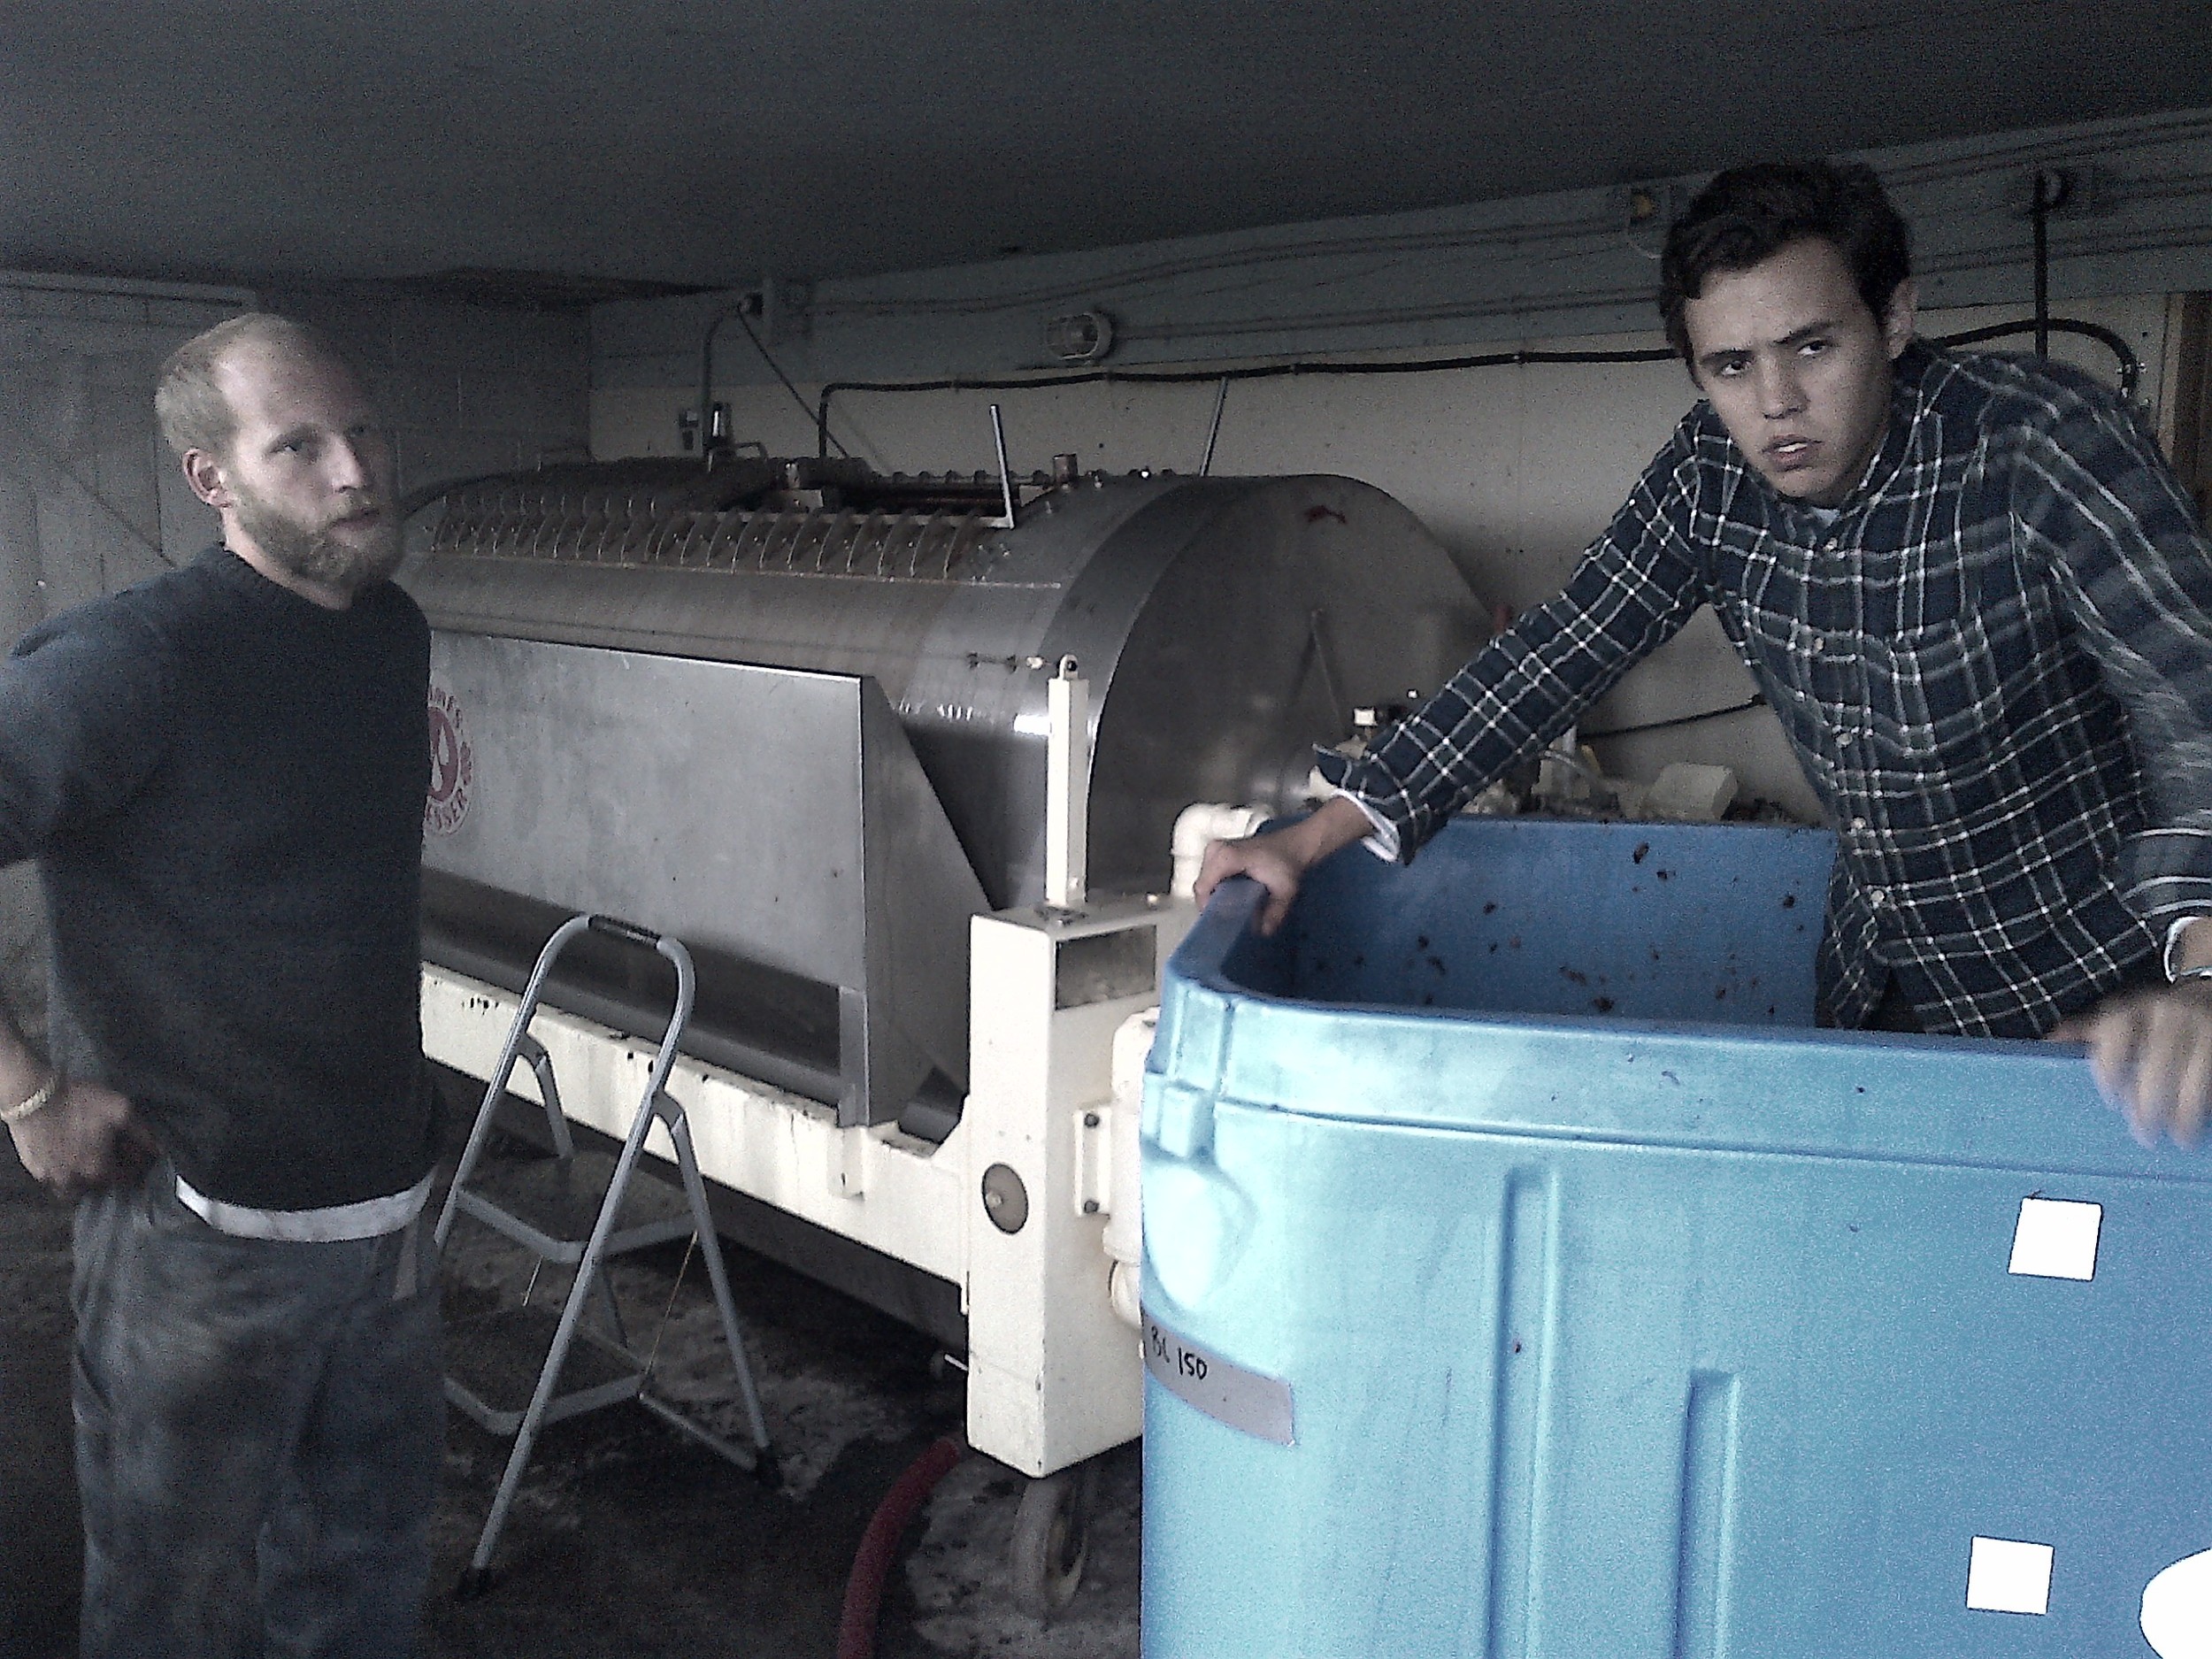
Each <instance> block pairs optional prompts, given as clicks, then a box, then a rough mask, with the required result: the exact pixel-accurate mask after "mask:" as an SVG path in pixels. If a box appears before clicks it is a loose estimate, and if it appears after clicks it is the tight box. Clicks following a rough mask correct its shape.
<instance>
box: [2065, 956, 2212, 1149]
mask: <svg viewBox="0 0 2212 1659" xmlns="http://www.w3.org/2000/svg"><path fill="white" fill-rule="evenodd" d="M2173 966H2174V971H2175V972H2177V973H2186V972H2188V971H2189V970H2191V969H2193V968H2212V918H2200V919H2198V920H2196V921H2193V922H2191V923H2189V924H2188V925H2187V926H2185V927H2184V928H2183V929H2182V931H2181V935H2180V937H2179V939H2177V941H2175V948H2174V957H2173ZM2051 1040H2052V1041H2055V1042H2085V1043H2087V1044H2088V1045H2089V1066H2090V1070H2091V1071H2093V1073H2094V1074H2095V1076H2096V1079H2097V1087H2098V1088H2099V1089H2100V1090H2101V1091H2102V1093H2103V1094H2104V1097H2105V1099H2106V1100H2108V1101H2109V1102H2111V1103H2112V1104H2113V1106H2114V1107H2115V1108H2116V1109H2117V1110H2119V1111H2120V1112H2121V1113H2122V1114H2123V1115H2124V1116H2125V1117H2126V1118H2127V1120H2128V1127H2129V1128H2130V1129H2131V1131H2133V1133H2134V1135H2135V1138H2136V1139H2137V1140H2138V1141H2141V1142H2142V1143H2143V1144H2144V1145H2145V1146H2152V1145H2154V1144H2156V1142H2157V1141H2159V1140H2160V1139H2161V1138H2162V1137H2164V1136H2171V1137H2172V1138H2173V1140H2174V1141H2175V1142H2176V1143H2177V1144H2178V1145H2181V1146H2185V1147H2186V1146H2194V1145H2195V1144H2196V1142H2197V1140H2198V1138H2199V1137H2200V1135H2201V1134H2202V1133H2204V1127H2205V1124H2206V1122H2207V1120H2208V1118H2212V979H2183V980H2182V981H2181V982H2180V983H2179V984H2177V985H2169V986H2160V987H2155V988H2154V989H2151V990H2147V991H2125V992H2123V993H2121V994H2120V995H2117V996H2112V997H2108V998H2106V999H2105V1000H2104V1001H2103V1002H2100V1003H2099V1004H2098V1005H2097V1006H2096V1007H2095V1008H2093V1009H2091V1010H2089V1011H2088V1012H2086V1013H2083V1014H2077V1015H2075V1016H2074V1018H2071V1019H2070V1020H2067V1021H2065V1022H2064V1023H2063V1024H2062V1025H2060V1026H2059V1027H2058V1028H2057V1029H2056V1030H2055V1031H2054V1032H2052V1033H2051Z"/></svg>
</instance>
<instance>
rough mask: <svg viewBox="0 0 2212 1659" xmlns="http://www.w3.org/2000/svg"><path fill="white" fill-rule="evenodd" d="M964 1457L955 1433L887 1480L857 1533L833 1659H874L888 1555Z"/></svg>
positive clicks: (964, 1449)
mask: <svg viewBox="0 0 2212 1659" xmlns="http://www.w3.org/2000/svg"><path fill="white" fill-rule="evenodd" d="M966 1455H968V1448H967V1446H966V1444H965V1443H964V1441H963V1440H961V1439H960V1437H959V1436H958V1435H956V1434H948V1435H946V1436H945V1437H944V1438H943V1439H941V1440H933V1441H931V1442H930V1447H929V1449H928V1450H927V1451H926V1452H924V1453H923V1454H922V1455H920V1456H919V1457H917V1458H916V1459H915V1460H914V1461H913V1463H910V1464H909V1465H908V1466H907V1471H906V1472H905V1473H904V1474H902V1475H901V1476H900V1477H899V1478H898V1479H896V1480H895V1481H893V1482H892V1483H891V1490H890V1491H888V1492H887V1493H885V1494H883V1502H880V1503H879V1504H877V1505H876V1512H875V1514H874V1515H872V1516H871V1517H869V1520H868V1530H867V1531H866V1532H864V1533H862V1534H861V1539H860V1548H859V1551H858V1552H857V1553H856V1555H854V1556H853V1570H852V1573H851V1576H849V1578H846V1580H845V1616H844V1617H842V1618H841V1619H840V1620H839V1621H838V1623H837V1659H875V1651H876V1611H877V1609H879V1608H880V1607H881V1606H882V1604H883V1582H884V1580H885V1579H886V1578H889V1577H890V1574H891V1557H892V1554H893V1552H894V1551H895V1550H896V1549H897V1548H898V1547H899V1540H900V1539H901V1538H902V1537H903V1536H904V1535H905V1532H906V1528H907V1524H908V1523H909V1522H910V1521H911V1520H913V1518H914V1516H915V1512H916V1511H917V1510H918V1509H920V1508H921V1507H922V1505H923V1504H924V1503H925V1502H927V1501H928V1498H929V1494H931V1492H933V1490H935V1488H936V1486H937V1483H938V1482H939V1481H941V1480H942V1479H944V1478H945V1477H946V1476H947V1475H948V1474H949V1473H951V1472H952V1468H953V1465H954V1464H956V1463H958V1462H959V1461H960V1460H961V1459H962V1458H963V1457H965V1456H966Z"/></svg>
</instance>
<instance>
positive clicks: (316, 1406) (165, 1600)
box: [72, 1159, 445, 1659]
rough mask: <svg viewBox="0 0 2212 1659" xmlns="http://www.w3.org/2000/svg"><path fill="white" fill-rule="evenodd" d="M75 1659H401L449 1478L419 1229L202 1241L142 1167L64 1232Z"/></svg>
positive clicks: (165, 1170) (432, 1309) (428, 1279)
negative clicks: (78, 1656)
mask: <svg viewBox="0 0 2212 1659" xmlns="http://www.w3.org/2000/svg"><path fill="white" fill-rule="evenodd" d="M75 1245H76V1263H75V1273H74V1277H73V1284H72V1298H73V1302H75V1305H76V1311H77V1351H76V1366H75V1378H74V1383H75V1408H76V1433H77V1480H78V1485H79V1488H80V1490H81V1494H82V1499H83V1505H84V1528H85V1576H84V1610H83V1623H82V1632H83V1635H82V1651H83V1653H84V1655H86V1659H279V1655H283V1656H284V1659H295V1656H301V1659H303V1656H305V1655H316V1659H403V1655H411V1654H413V1653H415V1652H416V1650H417V1645H418V1640H419V1624H420V1619H421V1609H422V1597H423V1591H424V1587H425V1586H426V1581H427V1579H428V1576H429V1566H430V1556H429V1522H430V1512H431V1507H432V1504H433V1502H434V1499H435V1497H436V1495H437V1485H438V1474H439V1469H440V1466H441V1464H442V1462H443V1457H444V1433H445V1408H444V1401H443V1396H442V1382H441V1379H440V1363H439V1344H438V1294H437V1275H436V1273H435V1271H434V1262H433V1261H432V1260H431V1258H430V1256H429V1254H428V1252H429V1248H430V1240H429V1236H428V1224H427V1222H426V1219H425V1218H423V1217H417V1219H416V1220H415V1221H414V1222H413V1223H412V1224H411V1225H409V1226H408V1227H406V1228H404V1229H403V1230H402V1231H400V1232H398V1233H388V1234H386V1235H385V1236H384V1237H382V1238H376V1239H362V1240H342V1241H339V1242H335V1243H311V1244H303V1243H291V1242H283V1241H276V1240H261V1239H241V1238H234V1237H232V1236H230V1235H229V1234H227V1233H219V1232H217V1231H216V1230H215V1229H214V1228H212V1227H211V1226H209V1225H207V1223H205V1222H204V1221H203V1220H201V1219H200V1217H197V1216H196V1215H195V1214H193V1213H192V1211H191V1210H188V1209H186V1208H185V1206H184V1205H183V1204H182V1203H181V1202H179V1200H178V1198H177V1194H176V1176H175V1173H174V1171H173V1170H172V1169H171V1168H170V1166H169V1164H168V1162H167V1160H166V1159H162V1160H158V1161H157V1163H156V1164H155V1165H154V1167H153V1169H152V1171H150V1173H149V1174H148V1176H147V1179H145V1181H144V1182H143V1183H142V1184H141V1185H139V1186H137V1187H129V1188H124V1189H119V1190H117V1191H113V1192H108V1193H101V1194H94V1195H93V1196H91V1197H88V1198H86V1199H84V1200H82V1201H81V1202H80V1203H79V1204H78V1207H77V1214H76V1238H75Z"/></svg>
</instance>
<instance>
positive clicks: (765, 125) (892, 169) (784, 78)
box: [0, 0, 2212, 295]
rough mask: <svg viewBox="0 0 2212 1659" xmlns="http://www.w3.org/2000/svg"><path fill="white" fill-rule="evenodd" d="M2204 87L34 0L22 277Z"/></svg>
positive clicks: (839, 21) (1292, 22)
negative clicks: (42, 272)
mask: <svg viewBox="0 0 2212 1659" xmlns="http://www.w3.org/2000/svg"><path fill="white" fill-rule="evenodd" d="M2205 104H2212V0H1804V3H1801V4H1793V5H1784V4H1772V3H1771V0H1698V3H1697V4H1672V5H1665V4H1647V3H1644V0H1431V3H1428V4H1420V3H1417V0H1369V3H1366V4H1312V3H1310V0H1273V3H1272V4H1263V3H1260V0H1253V3H1250V4H1204V3H1203V0H1090V3H1089V4H1069V3H1067V0H1025V3H1017V0H967V3H965V4H962V3H958V0H807V3H806V4H799V3H798V0H791V3H789V4H762V3H760V0H750V3H745V0H733V3H726V4H725V3H718V0H629V3H627V4H616V3H615V0H354V3H352V4H299V0H287V3H284V4H278V3H276V0H0V266H12V267H15V268H19V269H22V268H29V269H47V270H72V271H92V272H100V273H110V274H135V275H145V276H161V277H171V278H244V279H247V280H265V279H268V278H271V277H274V276H280V275H290V276H298V277H307V278H311V279H319V280H358V279H370V280H385V281H389V280H409V279H421V278H425V277H434V276H437V275H438V273H480V274H478V275H476V276H474V277H470V276H466V275H448V276H446V277H444V278H443V279H442V280H444V281H446V282H447V283H448V284H449V285H451V286H457V287H463V288H465V287H466V285H467V284H468V283H470V282H471V281H474V282H477V283H480V284H488V285H489V286H490V287H491V288H495V289H496V288H498V287H499V286H500V285H501V284H503V283H505V284H508V285H511V287H513V288H516V289H517V290H518V291H526V290H527V289H528V288H530V285H531V280H534V279H525V278H522V277H520V276H519V275H516V274H509V275H504V276H499V275H493V276H486V275H483V274H481V273H542V275H544V276H548V277H551V278H556V279H561V280H565V281H568V282H571V283H574V284H576V285H577V286H576V287H575V288H574V292H575V293H577V294H580V295H588V294H589V293H591V292H593V291H594V289H593V288H592V287H591V285H593V284H607V285H611V286H618V285H622V284H630V283H638V284H671V285H695V286H698V285H703V286H726V285H732V284H735V283H737V282H740V281H746V280H751V279H752V278H754V277H755V276H756V275H757V274H758V273H761V272H763V271H772V272H775V273H779V274H782V275H787V276H791V277H826V276H838V275H849V274H855V273H864V272H871V271H884V270H902V269H915V268H920V267H926V266H930V265H944V264H954V263H961V262H966V261H971V260H976V259H983V258H989V257H994V256H996V255H1001V254H1005V253H1009V252H1013V251H1022V252H1031V253H1041V252H1048V251H1056V250H1068V249H1076V248H1086V247H1098V246H1105V245H1111V244H1115V243H1121V242H1139V241H1145V240H1149V239H1152V238H1156V237H1165V236H1175V235H1181V234H1189V233H1194V232H1205V231H1217V230H1227V229H1232V228H1236V227H1247V226H1255V225H1267V224H1280V223H1287V222H1294V221H1299V220H1306V219H1324V218H1329V217H1333V216H1336V215H1341V214H1360V213H1372V212H1381V211H1390V210H1394V209H1402V208H1417V207H1427V206H1437V205H1442V204H1452V203H1463V202H1475V201H1481V200H1486V199H1490V198H1495V197H1500V196H1518V195H1524V194H1529V193H1533V192H1539V191H1546V190H1555V189H1564V188H1576V187H1581V186H1590V185H1600V184H1609V183H1620V182H1625V181H1629V180H1635V179H1639V178H1644V177H1650V176H1655V175H1665V174H1672V173H1689V172H1695V171H1699V170H1702V169H1708V168H1711V167H1714V166H1717V165H1724V164H1726V163H1728V162H1730V161H1732V160H1735V159H1740V158H1744V157H1750V156H1754V155H1759V154H1768V153H1810V152H1818V151H1832V150H1847V149H1860V148H1870V147H1873V146H1878V145H1883V144H1893V143H1903V142H1915V141H1918V140H1923V139H1932V138H1944V137H1960V136H1967V135H1970V134H1980V133H1986V132H1993V131H2001V130H2007V129H2012V128H2018V127H2032V126H2040V125H2044V124H2047V123H2058V122H2068V121H2076V120H2085V119H2097V118H2102V117H2111V116H2127V115H2139V114H2144V113H2147V112H2152V111H2160V110H2167V109H2178V108H2192V107H2200V106H2202V105H2205ZM541 286H546V287H548V288H549V291H554V292H557V291H559V290H560V288H561V282H559V281H556V282H553V283H551V284H549V285H542V284H541Z"/></svg>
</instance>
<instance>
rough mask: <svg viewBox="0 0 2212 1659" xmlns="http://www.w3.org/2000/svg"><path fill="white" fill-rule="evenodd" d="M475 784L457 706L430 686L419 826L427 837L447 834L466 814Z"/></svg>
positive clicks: (448, 694)
mask: <svg viewBox="0 0 2212 1659" xmlns="http://www.w3.org/2000/svg"><path fill="white" fill-rule="evenodd" d="M475 781H476V751H475V750H474V749H471V748H470V747H469V733H468V727H467V726H466V725H465V723H464V722H463V721H462V718H461V704H460V702H459V700H458V699H457V698H456V697H455V696H454V695H453V694H452V693H451V692H449V691H448V690H447V689H446V688H445V687H443V686H441V685H438V684H435V683H433V684H432V686H431V687H430V795H429V797H428V799H426V801H424V803H423V805H422V827H423V830H424V832H425V833H427V834H431V835H450V834H452V833H453V832H454V831H455V830H457V829H459V828H460V827H461V820H462V819H463V818H466V817H468V815H469V786H470V785H471V784H472V783H474V782H475Z"/></svg>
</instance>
